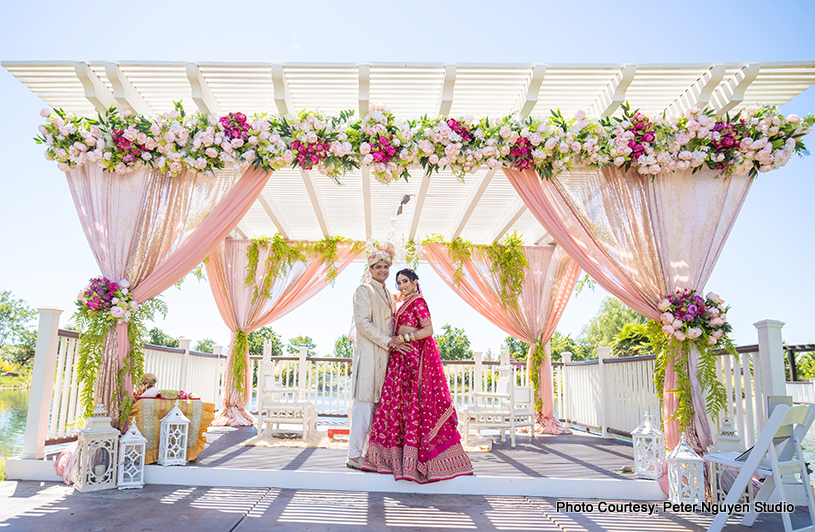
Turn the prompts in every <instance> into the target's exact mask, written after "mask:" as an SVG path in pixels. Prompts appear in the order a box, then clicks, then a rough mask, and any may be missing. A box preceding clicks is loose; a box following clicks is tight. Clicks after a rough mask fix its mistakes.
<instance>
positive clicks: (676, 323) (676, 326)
mask: <svg viewBox="0 0 815 532" xmlns="http://www.w3.org/2000/svg"><path fill="white" fill-rule="evenodd" d="M682 325H683V324H682V322H681V321H679V320H674V321H673V323H672V324H671V326H672V327H673V328H674V329H677V330H678V329H681V328H682Z"/></svg>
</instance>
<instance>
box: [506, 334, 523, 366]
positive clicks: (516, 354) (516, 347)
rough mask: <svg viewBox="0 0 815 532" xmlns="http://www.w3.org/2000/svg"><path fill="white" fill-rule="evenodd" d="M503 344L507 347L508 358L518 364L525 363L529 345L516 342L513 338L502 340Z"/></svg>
mask: <svg viewBox="0 0 815 532" xmlns="http://www.w3.org/2000/svg"><path fill="white" fill-rule="evenodd" d="M504 343H506V344H507V345H508V346H509V356H510V358H512V359H513V360H517V361H518V362H526V357H527V356H528V355H529V344H527V343H526V342H522V341H520V340H518V339H517V338H515V337H514V336H507V337H506V338H505V339H504ZM499 359H500V355H499Z"/></svg>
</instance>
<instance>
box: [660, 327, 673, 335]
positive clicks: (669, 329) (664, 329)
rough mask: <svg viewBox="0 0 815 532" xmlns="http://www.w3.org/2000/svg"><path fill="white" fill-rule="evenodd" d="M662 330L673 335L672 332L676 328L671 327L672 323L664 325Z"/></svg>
mask: <svg viewBox="0 0 815 532" xmlns="http://www.w3.org/2000/svg"><path fill="white" fill-rule="evenodd" d="M662 332H664V333H665V334H667V335H671V334H673V333H674V328H673V327H671V326H670V325H664V326H663V327H662Z"/></svg>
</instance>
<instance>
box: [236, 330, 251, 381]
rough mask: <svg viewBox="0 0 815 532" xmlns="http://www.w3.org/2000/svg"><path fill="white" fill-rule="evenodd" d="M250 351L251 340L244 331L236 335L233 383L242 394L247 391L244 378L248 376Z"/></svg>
mask: <svg viewBox="0 0 815 532" xmlns="http://www.w3.org/2000/svg"><path fill="white" fill-rule="evenodd" d="M248 349H249V338H248V336H247V334H246V333H245V332H244V331H238V332H237V333H235V345H233V346H232V382H234V383H235V389H236V390H237V391H239V392H241V393H243V392H244V391H245V390H246V386H245V383H244V376H245V375H246V352H247V350H248Z"/></svg>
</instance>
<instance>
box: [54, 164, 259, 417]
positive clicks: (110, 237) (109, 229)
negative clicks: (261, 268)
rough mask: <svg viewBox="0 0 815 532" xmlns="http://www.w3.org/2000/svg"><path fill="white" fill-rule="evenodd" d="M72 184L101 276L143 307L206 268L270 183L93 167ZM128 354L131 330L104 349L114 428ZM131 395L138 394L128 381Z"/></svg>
mask: <svg viewBox="0 0 815 532" xmlns="http://www.w3.org/2000/svg"><path fill="white" fill-rule="evenodd" d="M66 176H67V178H68V185H69V188H70V190H71V194H72V196H73V198H74V203H75V205H76V208H77V213H78V214H79V218H80V222H81V223H82V227H83V229H84V231H85V236H86V237H87V239H88V243H89V244H90V247H91V250H92V252H93V254H94V256H95V257H96V260H97V263H98V264H99V267H100V269H101V271H102V275H104V276H105V277H107V278H109V279H111V280H113V281H119V280H121V279H127V280H128V281H129V282H130V284H131V290H132V293H133V297H134V298H135V299H136V301H138V302H142V301H146V300H148V299H150V298H153V297H155V296H157V295H158V294H160V293H161V292H162V291H163V290H165V289H166V288H168V287H169V286H171V285H172V284H174V283H175V282H177V281H178V280H179V279H181V278H182V277H183V276H184V275H186V274H187V273H189V271H190V270H192V268H193V267H195V265H196V264H198V263H199V262H201V261H202V260H203V259H204V258H205V257H206V256H207V255H208V254H209V252H210V251H211V250H212V249H213V248H214V247H215V246H216V245H217V244H218V242H220V241H222V240H223V239H224V238H225V237H226V235H227V234H229V232H230V231H232V229H234V227H235V226H236V225H237V224H238V222H239V221H240V220H241V218H243V216H244V215H245V214H246V212H247V211H248V210H249V208H250V207H251V205H252V203H254V201H255V199H257V197H258V196H259V195H260V192H261V191H262V190H263V186H264V185H265V183H266V181H267V180H268V178H269V174H268V173H267V172H266V171H265V170H262V169H254V168H253V169H248V170H245V171H244V170H238V169H234V170H221V171H217V173H216V175H215V176H206V175H204V174H200V173H194V172H183V173H182V174H180V175H178V176H176V177H171V176H169V175H167V174H162V173H159V172H157V171H155V170H150V169H141V170H136V171H134V172H132V173H129V174H125V175H115V174H111V173H109V172H106V171H104V170H102V169H100V168H99V167H97V166H94V165H86V166H83V167H80V168H76V169H73V170H70V171H69V172H66ZM129 350H130V345H129V340H128V337H127V326H126V325H118V326H117V328H116V332H115V333H112V334H109V335H108V338H107V339H106V341H105V357H104V361H103V367H102V369H101V371H100V375H99V377H98V380H97V385H96V392H95V395H96V399H97V400H101V401H102V402H103V403H104V404H105V405H106V406H107V410H108V414H109V415H111V417H112V418H113V419H114V420H118V417H119V415H118V414H119V412H118V408H119V401H120V400H121V398H119V397H116V396H115V393H116V372H117V370H118V369H119V368H121V367H122V362H123V360H124V358H125V356H126V355H127V353H128V352H129ZM125 388H126V391H127V392H132V391H133V385H132V382H131V376H130V375H129V374H127V375H126V377H125Z"/></svg>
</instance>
